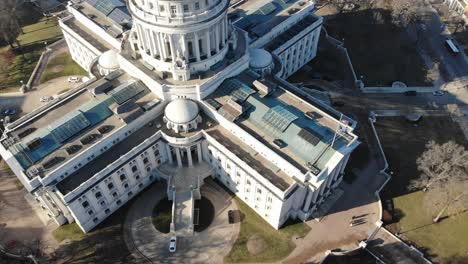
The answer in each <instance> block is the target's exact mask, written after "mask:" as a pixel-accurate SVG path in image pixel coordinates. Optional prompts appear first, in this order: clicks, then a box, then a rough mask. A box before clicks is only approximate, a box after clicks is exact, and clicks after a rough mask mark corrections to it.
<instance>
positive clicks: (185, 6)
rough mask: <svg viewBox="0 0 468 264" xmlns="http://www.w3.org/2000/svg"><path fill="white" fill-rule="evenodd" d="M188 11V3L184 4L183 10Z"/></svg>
mask: <svg viewBox="0 0 468 264" xmlns="http://www.w3.org/2000/svg"><path fill="white" fill-rule="evenodd" d="M188 11H189V8H188V5H184V12H185V13H187V12H188Z"/></svg>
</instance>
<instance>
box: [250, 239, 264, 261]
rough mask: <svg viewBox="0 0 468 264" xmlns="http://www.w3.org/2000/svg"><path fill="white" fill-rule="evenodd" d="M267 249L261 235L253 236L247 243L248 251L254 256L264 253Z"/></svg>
mask: <svg viewBox="0 0 468 264" xmlns="http://www.w3.org/2000/svg"><path fill="white" fill-rule="evenodd" d="M265 249H266V243H265V240H264V239H263V238H262V237H261V236H259V235H253V236H251V237H250V238H249V240H248V241H247V250H248V251H249V253H250V254H251V255H253V256H255V255H258V254H261V253H263V251H265Z"/></svg>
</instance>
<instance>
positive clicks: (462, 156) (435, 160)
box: [409, 141, 468, 191]
mask: <svg viewBox="0 0 468 264" xmlns="http://www.w3.org/2000/svg"><path fill="white" fill-rule="evenodd" d="M416 164H417V165H418V170H419V171H421V172H422V175H421V176H420V177H419V178H417V179H415V180H413V181H411V182H410V185H409V189H410V190H418V189H422V190H423V191H427V190H428V189H429V188H430V187H431V186H432V185H433V184H435V183H438V182H440V181H442V180H445V179H447V178H449V177H451V178H457V180H463V179H466V178H468V176H467V175H463V174H453V173H452V171H453V170H455V169H456V168H458V167H459V168H461V169H464V170H465V171H468V151H467V150H466V149H465V147H463V146H461V145H459V144H457V143H455V142H454V141H448V142H446V143H444V144H437V143H436V142H435V141H430V142H429V143H427V145H426V150H425V151H424V152H423V154H422V155H421V156H420V157H419V158H418V159H417V160H416Z"/></svg>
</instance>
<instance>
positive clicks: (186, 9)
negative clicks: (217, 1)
mask: <svg viewBox="0 0 468 264" xmlns="http://www.w3.org/2000/svg"><path fill="white" fill-rule="evenodd" d="M200 2H201V3H204V4H205V8H207V7H208V6H209V5H210V0H204V1H197V2H195V3H193V6H190V5H189V4H184V5H182V10H181V11H182V13H189V12H190V10H194V11H198V10H200V7H201V6H200ZM148 6H149V8H150V9H151V10H153V9H155V6H154V5H153V3H149V5H148ZM167 7H168V6H167V5H161V4H160V5H159V12H161V13H165V12H166V10H169V11H170V13H171V14H172V15H175V14H177V13H180V10H178V9H179V8H178V7H177V5H170V6H169V9H167Z"/></svg>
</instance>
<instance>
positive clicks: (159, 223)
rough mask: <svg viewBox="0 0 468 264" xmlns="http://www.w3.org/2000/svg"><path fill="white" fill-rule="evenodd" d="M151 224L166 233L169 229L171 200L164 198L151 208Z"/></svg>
mask: <svg viewBox="0 0 468 264" xmlns="http://www.w3.org/2000/svg"><path fill="white" fill-rule="evenodd" d="M152 220H153V225H154V227H155V228H156V229H157V230H158V231H159V232H161V233H164V234H168V233H169V232H170V231H171V221H172V201H169V200H168V199H167V197H166V198H164V199H163V200H161V201H160V202H159V203H158V204H157V205H156V206H155V207H154V209H153V217H152Z"/></svg>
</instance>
